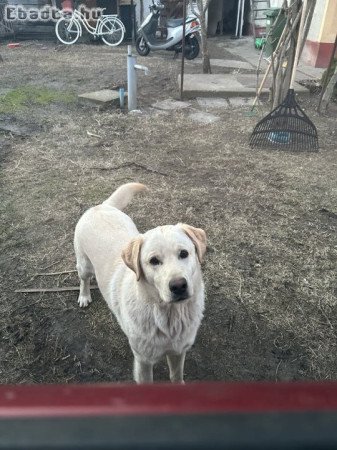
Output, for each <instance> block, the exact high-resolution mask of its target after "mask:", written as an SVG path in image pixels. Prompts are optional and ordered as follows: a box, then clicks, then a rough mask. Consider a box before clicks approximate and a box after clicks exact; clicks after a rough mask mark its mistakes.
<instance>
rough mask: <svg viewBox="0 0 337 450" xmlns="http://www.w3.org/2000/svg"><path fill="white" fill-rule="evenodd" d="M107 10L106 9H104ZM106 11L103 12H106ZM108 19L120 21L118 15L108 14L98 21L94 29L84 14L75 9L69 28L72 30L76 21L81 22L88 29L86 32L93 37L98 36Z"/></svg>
mask: <svg viewBox="0 0 337 450" xmlns="http://www.w3.org/2000/svg"><path fill="white" fill-rule="evenodd" d="M104 9H105V8H104ZM104 9H103V10H102V11H104ZM66 14H69V12H66ZM106 19H118V15H117V14H108V15H101V16H99V18H98V19H97V22H96V26H95V27H92V26H91V25H90V24H89V22H88V21H87V19H86V17H85V16H84V14H83V13H81V12H80V11H78V10H77V9H75V10H74V11H72V13H71V19H70V23H69V28H71V25H72V24H73V22H74V21H77V22H79V23H80V24H81V25H83V26H84V28H85V29H86V31H87V32H88V33H90V34H92V35H98V34H99V28H100V26H101V25H102V24H103V22H104V21H105V20H106ZM80 35H81V36H82V27H80Z"/></svg>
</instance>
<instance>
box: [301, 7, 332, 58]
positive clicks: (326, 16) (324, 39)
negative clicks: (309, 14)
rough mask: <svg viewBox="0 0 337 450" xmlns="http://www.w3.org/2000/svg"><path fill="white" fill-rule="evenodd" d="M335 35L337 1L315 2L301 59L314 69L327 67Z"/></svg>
mask: <svg viewBox="0 0 337 450" xmlns="http://www.w3.org/2000/svg"><path fill="white" fill-rule="evenodd" d="M336 34H337V0H317V3H316V8H315V11H314V16H313V18H312V22H311V27H310V30H309V33H308V37H307V41H306V43H305V46H304V49H303V55H302V59H303V61H305V62H306V63H308V64H310V65H312V66H314V67H327V65H328V64H329V60H330V57H331V54H332V51H333V46H334V42H335V38H336Z"/></svg>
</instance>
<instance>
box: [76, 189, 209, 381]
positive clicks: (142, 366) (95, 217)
mask: <svg viewBox="0 0 337 450" xmlns="http://www.w3.org/2000/svg"><path fill="white" fill-rule="evenodd" d="M146 189H147V188H146V186H144V185H142V184H139V183H128V184H125V185H123V186H121V187H120V188H119V189H117V190H116V191H115V192H114V193H113V194H112V195H111V197H109V198H108V199H107V200H106V201H104V202H103V203H102V204H101V205H98V206H95V207H93V208H91V209H89V210H88V211H86V212H85V213H84V215H83V216H82V217H81V218H80V220H79V222H78V224H77V226H76V229H75V240H74V244H75V253H76V258H77V270H78V274H79V277H80V294H79V298H78V303H79V305H80V306H81V307H85V306H87V305H88V304H89V303H90V302H91V296H90V287H89V285H90V278H91V277H92V276H93V275H95V277H96V280H97V283H98V286H99V289H100V291H101V293H102V294H103V297H104V298H105V300H106V302H107V303H108V305H109V307H110V309H111V310H112V311H113V313H114V314H115V316H116V318H117V320H118V322H119V324H120V326H121V328H122V330H123V331H124V333H125V334H126V336H127V337H128V339H129V343H130V346H131V349H132V352H133V354H134V379H135V381H136V382H137V383H143V382H152V381H153V365H154V364H155V363H156V362H158V360H159V359H160V358H161V357H162V356H164V355H166V357H167V361H168V365H169V370H170V379H171V381H172V382H183V369H184V360H185V353H186V351H187V350H188V349H189V348H190V347H191V346H192V345H193V343H194V340H195V337H196V334H197V331H198V328H199V325H200V322H201V319H202V316H203V309H204V284H203V281H202V275H201V268H200V262H201V261H202V258H203V256H204V253H205V251H206V235H205V232H204V231H203V230H201V229H199V228H194V227H191V226H189V225H185V224H177V225H166V226H162V227H157V228H154V229H152V230H149V231H147V232H146V233H145V234H139V232H138V230H137V228H136V226H135V224H134V223H133V222H132V220H131V219H130V217H128V216H127V215H126V214H124V213H123V212H122V211H121V209H123V208H125V207H126V206H127V204H128V203H129V202H130V201H131V199H132V197H133V195H134V194H135V193H136V192H141V191H144V190H146ZM182 250H184V251H187V252H188V256H187V257H186V256H185V255H186V252H185V254H184V257H182V255H183V253H181V251H182ZM154 257H155V258H157V261H159V264H155V265H154V264H153V261H155V262H156V263H157V261H156V260H153V259H151V258H154ZM150 260H151V263H150ZM183 278H184V279H185V280H186V282H187V285H188V287H187V292H186V296H187V297H188V298H187V299H182V300H181V301H173V300H174V298H173V297H174V294H173V293H172V292H171V290H170V287H169V286H170V282H172V280H173V282H174V280H177V279H183Z"/></svg>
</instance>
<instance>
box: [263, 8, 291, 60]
mask: <svg viewBox="0 0 337 450" xmlns="http://www.w3.org/2000/svg"><path fill="white" fill-rule="evenodd" d="M280 11H281V14H280V15H279V12H280ZM265 14H266V17H267V20H266V34H267V36H268V37H267V40H266V45H265V56H266V57H268V56H270V55H271V54H272V53H273V51H274V50H275V48H276V46H277V43H278V41H279V40H280V37H281V34H282V31H283V29H284V26H285V24H286V20H287V19H286V16H285V13H284V10H282V9H281V8H270V9H268V10H267V11H266V13H265Z"/></svg>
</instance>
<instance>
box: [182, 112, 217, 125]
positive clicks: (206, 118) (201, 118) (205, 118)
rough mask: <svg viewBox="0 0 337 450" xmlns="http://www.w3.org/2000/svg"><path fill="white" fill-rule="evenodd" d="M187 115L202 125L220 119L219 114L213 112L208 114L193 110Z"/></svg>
mask: <svg viewBox="0 0 337 450" xmlns="http://www.w3.org/2000/svg"><path fill="white" fill-rule="evenodd" d="M188 117H189V118H190V119H191V120H193V121H194V122H198V123H200V124H204V125H206V124H209V123H214V122H217V121H218V120H220V117H219V116H215V115H214V114H209V113H206V112H194V113H192V114H189V115H188Z"/></svg>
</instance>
